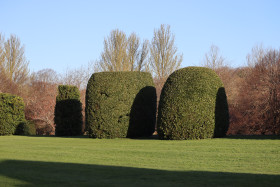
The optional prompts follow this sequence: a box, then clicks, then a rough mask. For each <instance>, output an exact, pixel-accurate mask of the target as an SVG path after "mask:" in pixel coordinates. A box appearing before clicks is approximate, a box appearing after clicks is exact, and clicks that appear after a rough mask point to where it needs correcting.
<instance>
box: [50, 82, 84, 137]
mask: <svg viewBox="0 0 280 187" xmlns="http://www.w3.org/2000/svg"><path fill="white" fill-rule="evenodd" d="M54 121H55V124H56V127H55V135H56V136H75V135H81V134H82V125H83V116H82V103H81V102H80V92H79V89H78V88H77V87H76V86H69V85H59V86H58V95H57V97H56V105H55V118H54Z"/></svg>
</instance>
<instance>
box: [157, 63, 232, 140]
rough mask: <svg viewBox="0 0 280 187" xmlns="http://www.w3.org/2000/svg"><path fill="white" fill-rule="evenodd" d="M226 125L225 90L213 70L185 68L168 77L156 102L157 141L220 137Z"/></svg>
mask: <svg viewBox="0 0 280 187" xmlns="http://www.w3.org/2000/svg"><path fill="white" fill-rule="evenodd" d="M228 125H229V113H228V104H227V97H226V94H225V89H224V86H223V83H222V81H221V79H220V78H219V77H218V75H217V74H216V73H215V72H214V71H213V70H211V69H209V68H204V67H187V68H183V69H180V70H177V71H175V72H174V73H172V74H171V75H170V76H169V78H168V79H167V81H166V83H165V85H164V87H163V89H162V93H161V96H160V102H159V111H158V124H157V130H158V135H159V138H160V139H174V140H180V139H203V138H213V137H222V136H224V135H225V134H226V132H227V129H228Z"/></svg>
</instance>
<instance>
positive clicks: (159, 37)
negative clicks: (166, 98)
mask: <svg viewBox="0 0 280 187" xmlns="http://www.w3.org/2000/svg"><path fill="white" fill-rule="evenodd" d="M174 38H175V37H174V35H173V34H172V33H171V31H170V26H169V25H161V26H160V28H159V29H155V30H154V37H153V40H152V43H151V46H150V53H151V54H150V59H149V64H150V69H151V71H152V72H153V73H154V75H155V77H156V78H157V79H166V78H167V77H168V76H169V75H170V74H171V73H172V72H173V71H175V70H176V69H178V68H179V67H180V65H181V62H182V61H183V55H182V54H181V55H177V47H176V46H175V44H174Z"/></svg>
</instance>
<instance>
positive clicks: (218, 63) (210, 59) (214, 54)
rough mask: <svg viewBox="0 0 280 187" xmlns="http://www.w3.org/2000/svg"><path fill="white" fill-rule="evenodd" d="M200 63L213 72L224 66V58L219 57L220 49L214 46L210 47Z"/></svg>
mask: <svg viewBox="0 0 280 187" xmlns="http://www.w3.org/2000/svg"><path fill="white" fill-rule="evenodd" d="M202 63H203V66H205V67H208V68H210V69H213V70H215V71H216V70H218V69H219V68H222V67H225V66H226V63H225V58H224V57H222V56H221V55H220V49H219V47H218V46H216V45H211V47H210V50H209V52H208V53H206V54H205V57H204V60H203V62H202Z"/></svg>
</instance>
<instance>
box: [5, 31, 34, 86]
mask: <svg viewBox="0 0 280 187" xmlns="http://www.w3.org/2000/svg"><path fill="white" fill-rule="evenodd" d="M1 56H2V57H1V59H2V60H1V61H0V71H1V73H2V74H3V75H5V76H6V77H7V79H8V80H10V81H12V82H14V83H17V84H23V83H25V82H26V81H27V79H28V75H29V69H28V65H29V62H28V61H27V60H26V57H25V49H24V46H22V45H21V42H20V39H19V38H18V37H16V36H15V35H11V36H10V38H8V40H7V41H5V42H4V49H3V52H2V55H1Z"/></svg>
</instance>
